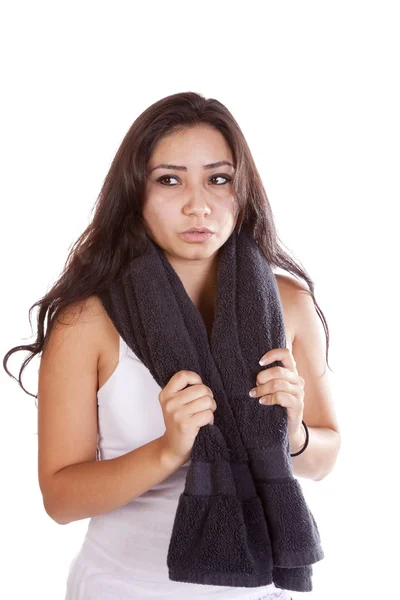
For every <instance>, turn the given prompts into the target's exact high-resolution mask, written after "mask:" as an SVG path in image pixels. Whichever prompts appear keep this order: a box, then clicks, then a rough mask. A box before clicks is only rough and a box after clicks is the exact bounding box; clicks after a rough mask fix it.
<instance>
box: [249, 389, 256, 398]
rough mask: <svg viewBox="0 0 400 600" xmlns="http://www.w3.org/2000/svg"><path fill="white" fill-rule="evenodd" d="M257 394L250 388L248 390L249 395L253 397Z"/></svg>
mask: <svg viewBox="0 0 400 600" xmlns="http://www.w3.org/2000/svg"><path fill="white" fill-rule="evenodd" d="M256 395H257V392H256V390H250V391H249V396H251V397H252V398H254V397H255V396H256Z"/></svg>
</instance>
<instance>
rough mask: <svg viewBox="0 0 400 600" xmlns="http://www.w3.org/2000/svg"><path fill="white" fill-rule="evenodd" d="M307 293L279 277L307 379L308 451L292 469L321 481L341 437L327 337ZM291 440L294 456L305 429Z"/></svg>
mask: <svg viewBox="0 0 400 600" xmlns="http://www.w3.org/2000/svg"><path fill="white" fill-rule="evenodd" d="M305 290H306V288H305V287H303V286H302V284H300V283H299V282H297V281H295V280H294V279H293V278H289V277H284V276H280V277H279V291H280V294H281V298H282V303H283V306H284V311H285V319H286V320H287V322H288V325H289V328H290V329H291V330H292V331H293V332H294V339H293V343H292V355H293V358H294V359H295V362H296V368H297V371H298V374H299V375H300V376H301V377H302V378H303V379H304V380H305V384H304V394H305V395H304V412H303V419H304V421H305V422H306V424H307V426H308V430H309V436H310V439H309V443H308V446H307V448H306V449H305V451H304V452H303V453H302V454H299V456H294V457H292V468H293V473H294V475H297V476H300V477H305V478H308V479H313V480H315V481H318V480H321V479H323V478H324V477H326V476H327V475H328V474H329V473H330V472H331V471H332V469H333V467H334V465H335V462H336V459H337V456H338V453H339V449H340V444H341V436H340V431H339V424H338V421H337V417H336V414H335V409H334V404H333V398H332V391H331V387H330V383H329V371H328V368H327V365H326V359H325V347H326V340H325V334H324V330H323V327H322V323H321V320H320V318H319V317H318V314H317V312H316V310H315V306H314V302H313V300H312V297H311V296H310V295H309V294H308V293H307V292H306V291H305ZM289 441H290V447H291V452H292V453H294V452H297V451H298V450H300V449H301V448H302V447H303V445H304V441H305V432H304V427H303V426H302V428H301V436H299V438H298V439H290V440H289Z"/></svg>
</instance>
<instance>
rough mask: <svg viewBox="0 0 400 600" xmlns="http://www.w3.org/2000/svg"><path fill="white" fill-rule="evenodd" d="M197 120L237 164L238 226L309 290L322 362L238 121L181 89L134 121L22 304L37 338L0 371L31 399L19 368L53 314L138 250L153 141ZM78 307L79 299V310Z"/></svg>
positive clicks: (39, 343)
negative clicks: (61, 256)
mask: <svg viewBox="0 0 400 600" xmlns="http://www.w3.org/2000/svg"><path fill="white" fill-rule="evenodd" d="M200 124H208V125H211V126H212V127H214V128H215V129H217V130H218V131H219V132H220V133H221V134H222V135H223V136H224V138H225V140H226V142H227V143H228V144H229V146H230V148H231V152H232V154H233V157H234V163H235V167H236V170H235V173H234V176H233V188H234V193H235V198H236V201H237V203H238V208H239V212H238V220H237V225H238V227H239V228H240V227H241V224H242V223H247V224H248V225H249V226H250V228H251V231H252V233H253V236H254V238H255V240H256V242H257V244H258V246H259V247H260V249H261V250H262V252H263V253H264V255H265V257H266V258H267V260H268V261H269V262H270V264H271V266H272V267H278V268H281V269H283V270H285V271H287V272H289V273H291V274H292V275H294V276H295V277H300V278H302V279H304V280H305V281H306V282H307V285H308V288H309V292H308V291H307V290H306V292H307V293H310V295H311V296H312V298H313V302H314V305H315V308H316V311H317V313H318V316H319V318H320V319H321V321H322V324H323V328H324V331H325V336H326V342H327V343H326V361H327V364H328V349H329V329H328V324H327V322H326V319H325V316H324V314H323V312H322V310H321V309H320V307H319V306H318V304H317V302H316V299H315V295H314V282H313V281H312V279H311V277H310V276H309V274H308V273H307V271H306V270H305V268H304V267H303V265H301V263H300V262H299V261H296V260H294V259H293V258H292V257H291V256H289V254H288V253H287V252H286V251H285V250H284V249H283V244H282V242H281V240H280V239H279V237H278V234H277V231H276V228H275V224H274V218H273V213H272V210H271V207H270V204H269V200H268V198H267V194H266V191H265V189H264V186H263V183H262V181H261V177H260V175H259V173H258V171H257V168H256V165H255V163H254V160H253V157H252V155H251V152H250V149H249V147H248V145H247V142H246V140H245V138H244V136H243V133H242V131H241V129H240V127H239V125H238V123H237V122H236V120H235V119H234V117H233V116H232V114H231V113H230V112H229V110H228V109H227V108H226V107H225V106H224V105H223V104H221V102H219V101H218V100H216V99H214V98H208V99H206V98H205V97H204V96H202V95H201V94H198V93H195V92H183V93H177V94H172V95H170V96H167V97H165V98H162V99H161V100H158V101H157V102H155V103H154V104H152V105H151V106H149V107H148V108H147V109H146V110H145V111H144V112H142V114H140V115H139V117H138V118H137V119H136V120H135V121H134V122H133V124H132V126H131V127H130V129H129V130H128V132H127V133H126V135H125V137H124V138H123V140H122V143H121V145H120V146H119V148H118V150H117V152H116V154H115V157H114V159H113V161H112V163H111V166H110V169H109V171H108V173H107V176H106V178H105V180H104V183H103V185H102V187H101V190H100V193H99V195H98V197H97V199H96V202H95V205H94V207H93V209H92V211H94V215H93V218H92V220H91V222H90V223H89V225H88V226H87V227H86V229H85V230H84V231H83V233H82V234H81V235H80V236H79V238H78V239H77V240H76V242H75V243H74V244H73V245H72V247H71V250H70V251H69V254H68V256H67V259H66V262H65V265H64V268H63V270H62V272H61V275H60V277H59V279H58V280H57V281H56V283H55V284H54V285H53V287H52V288H51V289H50V291H48V292H47V293H46V294H45V295H44V296H43V297H42V298H41V299H40V300H38V301H37V302H35V304H33V305H32V306H31V308H30V309H29V322H30V324H31V328H32V323H31V313H32V310H33V309H34V308H35V307H36V306H37V307H38V308H39V311H38V314H37V338H36V340H35V341H34V343H33V344H25V345H20V346H15V347H14V348H11V349H10V350H9V351H8V352H7V354H6V355H5V356H4V359H3V367H4V369H5V371H6V372H7V374H8V375H9V376H10V377H13V378H14V379H15V380H16V381H17V382H18V383H19V385H20V386H21V388H22V389H23V390H24V391H25V392H26V393H27V394H29V395H30V396H33V397H34V398H36V399H37V394H31V393H30V392H28V391H27V390H26V389H25V388H24V386H23V384H22V380H21V376H22V372H23V370H24V369H25V367H26V366H27V365H28V364H29V362H30V361H31V360H32V358H33V357H34V356H35V355H36V354H39V353H41V352H42V351H43V350H44V348H45V346H46V342H47V340H48V339H49V335H50V332H51V329H52V326H53V324H54V322H55V319H56V318H57V317H58V315H59V313H60V312H61V311H62V310H63V309H64V308H66V307H67V306H68V305H70V304H72V303H75V302H78V301H82V300H86V299H87V298H88V297H89V296H91V295H93V294H98V293H99V292H101V291H102V290H104V289H105V288H107V287H108V286H109V284H110V283H111V282H112V281H113V280H114V278H116V277H118V275H119V274H120V272H121V270H123V269H124V267H125V266H126V265H127V263H129V261H130V260H132V259H133V258H134V257H136V256H138V255H140V254H141V253H142V252H143V251H145V248H146V226H145V223H144V222H143V220H142V207H143V201H144V197H145V185H146V165H147V162H148V160H149V159H150V157H151V154H152V151H153V149H154V147H155V145H156V144H157V142H158V141H159V140H160V138H161V137H162V136H165V135H167V134H170V133H172V132H174V131H178V130H182V129H184V128H187V127H193V126H196V125H200ZM83 304H84V303H82V304H80V307H81V310H82V309H83ZM45 321H46V331H45ZM20 350H27V351H29V352H30V353H31V354H30V356H28V357H27V358H26V359H25V360H24V362H23V364H22V366H21V369H20V371H19V376H18V379H17V378H16V377H14V375H12V373H10V371H9V370H8V369H7V361H8V359H9V358H10V356H11V355H12V354H13V353H14V352H18V351H20ZM328 368H329V369H330V367H329V365H328ZM330 370H332V369H330Z"/></svg>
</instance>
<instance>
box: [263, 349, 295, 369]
mask: <svg viewBox="0 0 400 600" xmlns="http://www.w3.org/2000/svg"><path fill="white" fill-rule="evenodd" d="M276 360H279V361H281V362H282V365H283V366H284V367H286V369H289V370H290V371H295V372H296V361H295V360H294V356H293V354H292V352H291V350H290V349H289V348H272V350H269V351H268V352H266V354H263V356H262V357H261V359H260V364H261V362H263V363H264V364H263V365H262V366H264V365H266V364H270V363H272V362H275V361H276Z"/></svg>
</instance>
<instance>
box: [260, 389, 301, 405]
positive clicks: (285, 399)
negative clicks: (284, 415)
mask: <svg viewBox="0 0 400 600" xmlns="http://www.w3.org/2000/svg"><path fill="white" fill-rule="evenodd" d="M258 401H259V403H260V404H267V405H268V406H272V405H274V404H280V405H281V406H284V407H285V408H296V406H297V402H296V398H294V397H293V396H292V395H291V394H287V393H286V392H275V393H274V394H267V395H266V396H261V398H259V400H258Z"/></svg>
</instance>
